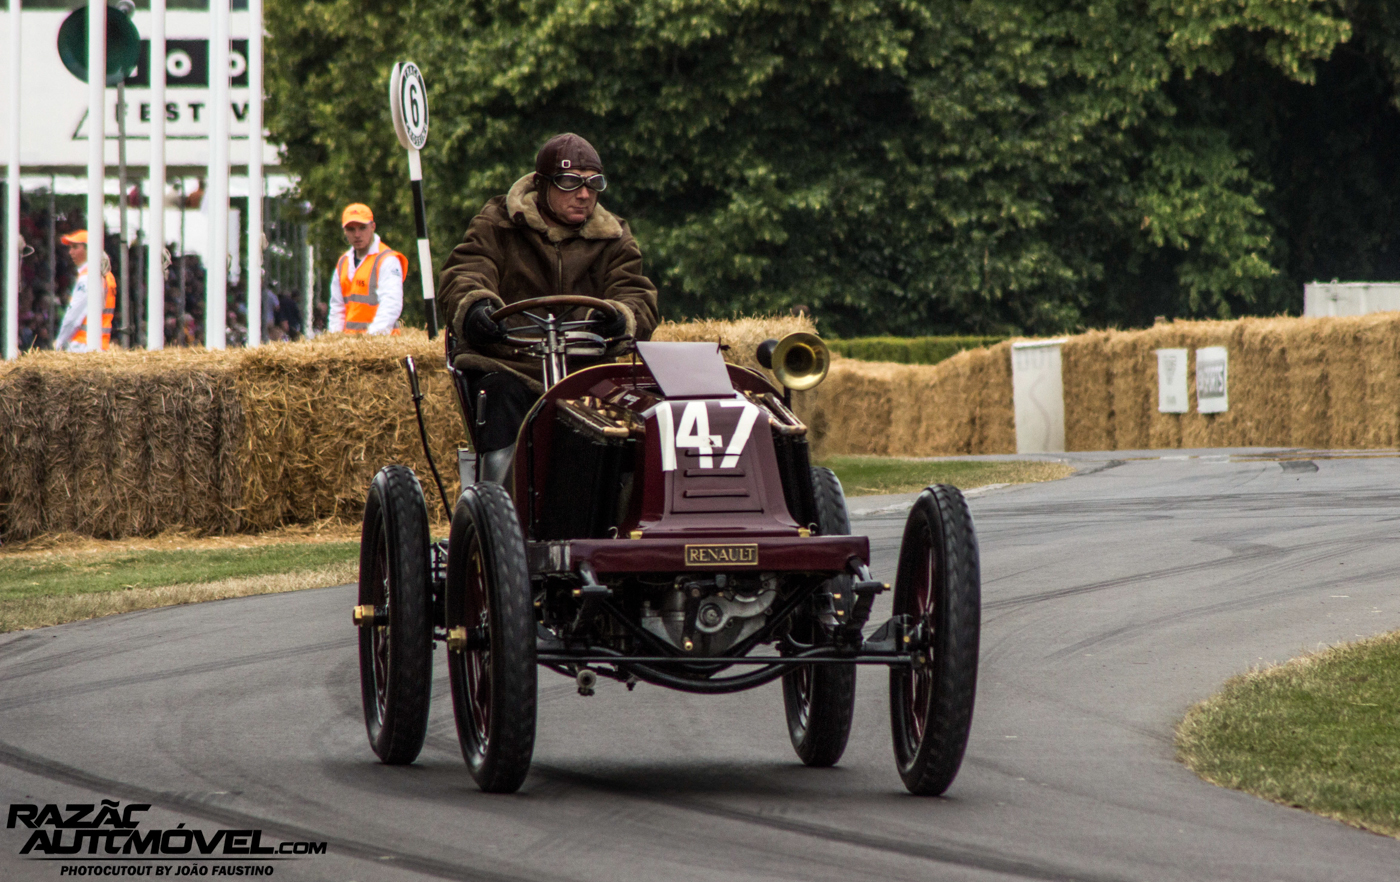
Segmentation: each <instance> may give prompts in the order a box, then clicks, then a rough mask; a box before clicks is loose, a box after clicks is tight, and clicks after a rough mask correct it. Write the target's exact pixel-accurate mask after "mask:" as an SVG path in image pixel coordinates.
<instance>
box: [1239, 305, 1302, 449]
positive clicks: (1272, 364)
mask: <svg viewBox="0 0 1400 882" xmlns="http://www.w3.org/2000/svg"><path fill="white" fill-rule="evenodd" d="M1288 327H1289V325H1288V320H1287V319H1246V320H1244V321H1241V322H1240V323H1239V331H1238V333H1237V334H1235V335H1233V336H1232V337H1231V343H1230V347H1231V349H1230V377H1229V382H1230V389H1229V393H1230V407H1231V409H1232V410H1237V415H1236V432H1235V433H1234V434H1233V435H1232V436H1231V437H1230V438H1229V440H1228V443H1229V444H1230V445H1231V446H1238V447H1263V446H1271V445H1278V444H1286V443H1287V440H1286V439H1287V438H1288V435H1289V423H1290V420H1291V417H1292V414H1291V413H1290V411H1289V408H1288V384H1289V368H1288V354H1289V347H1290V342H1289V334H1288V331H1287V328H1288ZM1236 401H1238V402H1239V404H1238V407H1237V406H1236Z"/></svg>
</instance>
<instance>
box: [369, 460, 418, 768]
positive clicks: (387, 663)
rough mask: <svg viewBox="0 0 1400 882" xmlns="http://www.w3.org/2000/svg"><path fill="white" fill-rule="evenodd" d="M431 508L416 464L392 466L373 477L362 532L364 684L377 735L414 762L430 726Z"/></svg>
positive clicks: (378, 742) (391, 757)
mask: <svg viewBox="0 0 1400 882" xmlns="http://www.w3.org/2000/svg"><path fill="white" fill-rule="evenodd" d="M428 541H429V538H428V508H427V504H426V503H425V502H424V499H423V488H422V486H421V485H420V484H419V483H418V478H417V476H416V475H414V474H413V470H412V469H410V468H407V467H405V466H397V465H396V466H386V467H385V468H382V469H380V470H379V474H377V475H375V476H374V481H373V482H371V483H370V487H369V494H368V496H367V497H366V499H365V515H364V526H363V527H362V530H361V534H360V604H361V606H369V607H373V608H374V610H375V614H374V621H373V623H371V624H367V625H364V626H362V627H361V628H360V691H361V696H362V698H363V701H364V708H365V728H366V730H367V731H368V733H369V743H370V745H371V746H372V747H373V748H374V752H375V754H376V755H378V757H379V758H380V760H382V761H383V762H386V763H389V764H390V765H398V764H403V763H411V762H413V761H414V760H415V759H417V757H418V753H419V751H421V750H422V749H423V740H424V738H425V737H426V735H427V732H428V704H429V700H430V697H431V690H432V668H433V626H432V617H431V614H432V588H431V585H430V584H429V579H430V578H431V574H432V566H431V564H430V562H429V560H430V558H429V555H430V554H431V552H430V551H429V548H428Z"/></svg>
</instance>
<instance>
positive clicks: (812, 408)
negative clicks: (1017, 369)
mask: <svg viewBox="0 0 1400 882" xmlns="http://www.w3.org/2000/svg"><path fill="white" fill-rule="evenodd" d="M795 404H796V408H797V412H798V414H799V415H800V416H801V417H802V418H803V419H804V420H805V421H806V422H807V425H808V427H809V429H810V431H811V436H810V437H811V440H812V446H813V453H814V455H816V456H834V455H843V454H855V455H869V456H937V455H956V454H967V453H1011V452H1015V449H1016V427H1015V412H1014V409H1013V405H1012V401H1011V344H1010V343H1000V344H998V345H996V346H993V347H991V348H989V349H971V350H967V351H964V352H960V353H958V354H957V355H955V356H953V357H952V358H950V359H947V360H946V361H943V362H940V363H939V364H936V365H905V364H893V363H880V362H861V361H855V360H854V359H839V360H837V361H835V362H834V363H833V364H832V368H831V374H830V375H829V376H828V377H827V380H826V382H825V383H823V384H822V385H821V386H818V387H817V388H816V389H813V390H811V391H810V392H805V393H801V394H800V395H798V396H797V397H796V398H795Z"/></svg>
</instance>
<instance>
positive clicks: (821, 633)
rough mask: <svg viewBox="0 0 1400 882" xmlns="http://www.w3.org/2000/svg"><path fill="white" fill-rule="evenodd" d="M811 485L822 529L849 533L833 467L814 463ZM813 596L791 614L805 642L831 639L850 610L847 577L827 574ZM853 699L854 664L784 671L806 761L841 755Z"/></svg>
mask: <svg viewBox="0 0 1400 882" xmlns="http://www.w3.org/2000/svg"><path fill="white" fill-rule="evenodd" d="M812 491H813V495H814V497H815V499H816V503H817V519H818V520H817V528H818V529H819V530H820V532H821V535H823V536H844V535H847V534H848V533H850V532H851V521H850V516H849V515H848V514H847V513H846V497H845V495H844V494H843V493H842V492H841V482H840V481H839V480H837V478H836V474H835V473H834V472H832V471H831V469H823V468H814V469H812ZM813 600H814V603H815V604H817V606H816V608H809V609H805V610H802V611H800V612H798V613H797V614H796V615H795V616H794V619H793V625H792V636H793V639H795V640H797V641H798V642H800V643H807V644H818V643H823V642H829V639H830V633H831V629H832V628H833V627H834V625H835V624H836V621H837V617H836V616H835V615H834V613H835V611H836V610H837V609H841V610H844V611H845V613H846V614H847V615H849V614H850V610H851V607H852V598H851V577H850V576H838V577H836V578H834V579H832V580H830V581H829V582H827V583H826V584H825V585H823V586H822V588H821V590H820V591H818V592H817V594H816V596H815V597H814V598H813ZM824 619H825V621H823V620H824ZM855 704H856V666H855V665H805V666H803V667H800V668H795V669H794V670H793V671H792V672H791V673H788V674H784V675H783V706H784V708H785V709H786V710H787V723H788V735H789V736H790V737H791V738H792V746H793V749H794V750H796V751H797V755H798V757H799V758H801V760H802V762H804V763H806V764H807V765H809V766H833V765H835V764H836V763H837V761H839V760H840V759H841V754H843V753H845V752H846V740H847V739H848V738H849V737H850V734H851V717H852V716H853V715H854V713H855Z"/></svg>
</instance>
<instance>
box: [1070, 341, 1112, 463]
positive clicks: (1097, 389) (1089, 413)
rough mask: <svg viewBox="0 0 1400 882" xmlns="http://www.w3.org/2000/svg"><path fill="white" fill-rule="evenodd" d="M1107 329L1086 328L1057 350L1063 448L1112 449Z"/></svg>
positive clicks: (1110, 367)
mask: <svg viewBox="0 0 1400 882" xmlns="http://www.w3.org/2000/svg"><path fill="white" fill-rule="evenodd" d="M1112 336H1113V332H1111V331H1090V332H1089V333H1087V334H1080V335H1079V336H1077V337H1074V338H1073V339H1070V340H1067V341H1065V345H1064V346H1062V347H1061V349H1060V358H1061V365H1062V369H1063V375H1062V378H1063V380H1064V389H1065V447H1066V448H1067V449H1069V450H1112V449H1113V443H1114V439H1113V422H1114V421H1113V414H1114V410H1113V405H1114V400H1113V390H1114V387H1113V375H1114V370H1113V367H1114V365H1113V358H1112V356H1111V355H1110V354H1109V348H1108V344H1109V340H1110V339H1112Z"/></svg>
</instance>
